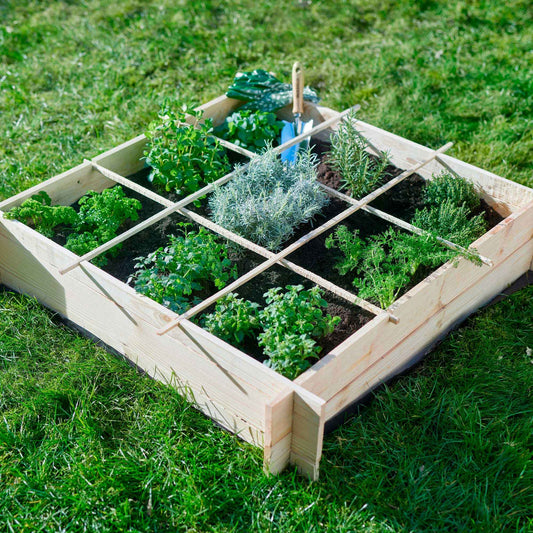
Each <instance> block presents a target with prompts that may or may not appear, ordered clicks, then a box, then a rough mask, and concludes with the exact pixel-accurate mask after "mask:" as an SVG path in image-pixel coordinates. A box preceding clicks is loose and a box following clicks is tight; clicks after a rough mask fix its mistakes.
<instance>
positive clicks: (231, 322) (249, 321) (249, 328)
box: [202, 292, 259, 345]
mask: <svg viewBox="0 0 533 533" xmlns="http://www.w3.org/2000/svg"><path fill="white" fill-rule="evenodd" d="M258 313H259V304H257V303H255V302H250V301H249V300H244V299H243V298H239V297H238V296H237V295H236V294H235V293H233V292H230V293H229V294H227V295H226V296H224V297H223V298H221V299H220V300H218V302H217V303H216V306H215V310H214V311H213V312H212V313H211V314H209V315H206V316H205V317H204V319H203V321H202V325H203V327H204V328H205V329H207V330H208V331H210V332H211V333H213V334H214V335H216V336H217V337H219V338H220V339H222V340H225V341H227V342H235V343H236V344H237V345H240V344H242V342H243V341H244V339H245V338H246V337H252V336H253V333H254V330H256V329H257V328H258V327H259V316H258Z"/></svg>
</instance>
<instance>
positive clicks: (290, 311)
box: [258, 285, 340, 379]
mask: <svg viewBox="0 0 533 533" xmlns="http://www.w3.org/2000/svg"><path fill="white" fill-rule="evenodd" d="M286 289H287V291H286V292H282V290H283V289H282V288H281V287H276V288H273V289H270V290H269V291H268V292H266V293H265V295H264V296H265V300H266V303H267V306H266V307H265V308H264V309H263V310H262V311H261V312H260V313H259V321H260V323H261V326H262V327H263V332H262V333H261V334H260V335H259V337H258V339H259V346H262V347H263V348H264V352H265V355H267V356H268V357H269V358H268V359H267V360H266V361H265V365H266V366H269V367H270V368H272V369H274V370H276V371H278V372H280V373H281V374H283V375H284V376H285V377H287V378H289V379H294V378H295V377H296V376H298V374H300V373H301V372H302V371H304V370H305V369H306V368H308V367H309V366H310V363H309V361H308V359H309V358H313V357H317V356H318V354H319V353H320V350H321V348H320V346H318V345H317V343H316V340H315V339H319V338H321V337H324V336H325V335H328V334H329V333H331V332H332V331H333V329H334V328H335V326H336V325H337V324H338V323H339V322H340V317H332V316H331V315H329V314H328V315H325V314H324V311H323V309H324V308H325V307H326V306H327V302H326V301H325V300H324V299H323V298H322V294H323V291H322V289H320V288H319V287H316V286H315V287H313V288H312V289H310V290H304V287H303V286H302V285H288V286H287V287H286Z"/></svg>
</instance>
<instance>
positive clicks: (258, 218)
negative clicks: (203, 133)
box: [209, 149, 328, 251]
mask: <svg viewBox="0 0 533 533" xmlns="http://www.w3.org/2000/svg"><path fill="white" fill-rule="evenodd" d="M317 164H318V160H317V158H316V156H315V155H314V154H311V152H310V151H303V152H302V153H299V154H298V158H297V161H296V163H295V164H293V165H289V164H284V163H283V162H282V161H281V159H280V157H279V155H276V154H275V153H274V152H273V151H272V149H269V150H267V151H266V152H264V153H263V154H262V155H261V156H257V157H254V158H253V159H251V160H250V162H249V164H248V165H247V166H241V167H238V168H237V170H236V176H235V177H234V178H233V179H232V180H231V181H230V182H229V183H227V184H226V185H223V186H222V187H217V188H216V189H215V191H214V192H213V194H212V195H211V197H210V199H209V207H210V209H211V212H212V218H213V220H214V221H215V222H216V223H217V224H220V225H221V226H224V227H225V228H228V229H230V230H231V231H234V232H235V233H238V234H239V235H242V236H243V237H246V238H247V239H250V240H251V241H253V242H255V243H257V244H259V245H261V246H264V247H265V248H268V249H270V250H274V251H275V250H279V248H280V247H281V245H282V243H283V242H284V241H286V240H287V239H288V238H289V237H290V236H291V235H292V234H293V233H294V230H295V228H296V227H297V226H298V225H299V224H302V223H304V222H308V221H309V220H311V219H313V217H314V216H315V215H317V214H318V213H319V212H320V211H321V210H322V208H323V207H324V206H325V205H326V204H327V202H328V197H327V195H326V194H325V193H324V191H323V190H322V189H321V188H320V186H319V184H318V182H317V180H316V167H317Z"/></svg>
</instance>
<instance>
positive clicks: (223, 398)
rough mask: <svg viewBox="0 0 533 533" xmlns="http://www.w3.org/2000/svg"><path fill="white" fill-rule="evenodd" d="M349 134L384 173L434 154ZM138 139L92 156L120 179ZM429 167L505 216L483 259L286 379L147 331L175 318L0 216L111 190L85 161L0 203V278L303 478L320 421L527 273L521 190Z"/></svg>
mask: <svg viewBox="0 0 533 533" xmlns="http://www.w3.org/2000/svg"><path fill="white" fill-rule="evenodd" d="M238 104H239V102H238V101H236V100H231V99H228V98H226V97H220V98H217V99H215V100H213V101H212V102H209V103H208V104H205V105H204V106H202V108H203V109H204V112H205V116H207V117H211V118H213V120H214V123H215V125H216V124H218V123H220V122H221V121H222V120H223V119H224V118H225V117H226V115H227V114H228V113H229V112H230V111H231V110H232V109H234V108H235V107H237V106H238ZM306 113H307V116H304V120H308V119H309V118H313V119H314V121H315V124H317V123H320V122H322V121H324V120H326V119H328V118H331V117H334V116H336V115H338V113H337V112H336V111H333V110H331V109H327V108H323V107H319V106H314V105H307V106H306ZM358 128H359V130H360V131H361V133H362V134H363V135H364V136H365V137H366V138H367V139H368V140H370V141H371V143H372V144H373V145H374V146H376V147H377V148H379V149H381V150H388V151H389V153H390V157H391V160H392V163H393V164H394V165H395V166H397V167H398V168H401V169H409V168H412V167H413V166H414V165H416V164H417V163H419V162H422V161H424V160H426V159H428V157H430V156H432V155H434V151H433V150H431V149H429V148H426V147H424V146H421V145H419V144H416V143H413V142H411V141H408V140H406V139H404V138H402V137H399V136H397V135H394V134H392V133H388V132H387V131H384V130H382V129H379V128H376V127H374V126H371V125H370V124H365V123H364V122H358ZM330 131H331V130H329V131H325V132H323V133H322V134H320V135H321V136H324V135H325V136H328V135H329V132H330ZM145 144H146V139H145V137H144V136H143V135H141V136H139V137H136V138H135V139H132V140H131V141H129V142H126V143H124V144H122V145H120V146H118V147H117V148H114V149H112V150H110V151H108V152H105V153H104V154H102V155H100V156H98V157H96V158H95V159H94V160H93V161H94V162H95V163H97V164H99V165H100V166H102V167H105V168H107V169H109V170H111V171H113V172H115V173H117V174H120V175H121V176H129V175H131V174H133V173H135V172H137V171H139V170H140V169H141V168H142V167H143V162H142V161H141V157H142V155H143V149H144V147H145ZM442 165H446V166H447V167H449V168H450V169H451V170H453V171H455V172H456V173H457V174H459V175H461V176H463V177H464V178H467V179H469V180H471V181H472V182H473V183H475V184H476V185H477V186H478V187H479V188H480V190H481V191H482V195H483V198H484V200H485V201H486V202H487V203H488V204H489V205H490V206H492V207H493V208H494V209H496V210H497V211H498V212H499V213H500V214H501V215H502V216H504V217H506V218H505V219H504V220H503V221H502V222H501V223H500V224H498V225H497V226H496V227H494V228H493V229H491V230H490V231H489V232H487V233H486V234H485V235H483V236H482V237H481V238H479V239H478V240H477V241H476V242H475V243H474V244H473V246H474V247H475V248H476V249H477V250H478V252H479V253H480V254H482V255H483V256H485V257H488V258H489V259H490V260H491V261H492V265H491V266H488V265H483V266H476V265H474V264H473V263H471V262H469V261H466V260H464V259H460V260H459V264H458V266H457V267H456V268H455V267H453V266H452V265H451V264H450V263H447V264H445V265H443V266H442V267H441V268H439V269H438V270H436V271H435V272H433V273H432V274H431V275H430V276H429V277H427V278H426V279H425V280H423V281H422V282H421V283H419V284H418V285H417V286H416V287H414V288H413V289H411V290H410V291H409V292H407V293H406V294H405V295H404V296H402V297H401V298H399V299H398V300H397V301H396V302H395V303H394V304H393V305H392V306H391V307H390V308H389V309H388V310H387V312H386V311H384V312H383V313H380V314H378V315H377V316H376V317H375V318H374V319H373V320H371V321H370V322H369V323H367V324H366V325H365V326H364V327H362V328H361V329H360V330H358V331H357V332H356V333H354V334H353V335H352V336H351V337H349V338H348V339H347V340H346V341H344V342H343V343H342V344H340V345H339V346H337V347H336V348H335V349H334V350H333V351H331V352H330V353H329V354H327V355H326V356H325V357H323V358H322V359H321V360H320V361H319V362H317V363H316V364H315V365H314V366H313V367H312V368H310V369H309V370H307V371H306V372H305V373H303V374H302V375H301V376H299V377H298V378H297V379H296V380H294V381H290V380H289V379H286V378H284V377H283V376H281V375H279V374H278V373H276V372H275V371H273V370H271V369H269V368H267V367H266V366H264V365H262V364H261V363H259V362H258V361H256V360H254V359H253V358H252V357H250V356H248V355H246V354H245V353H243V352H241V351H239V350H237V349H235V348H234V347H232V346H230V345H229V344H227V343H225V342H223V341H221V340H219V339H218V338H216V337H215V336H213V335H211V334H210V333H208V332H206V331H204V330H203V329H202V328H200V327H198V326H197V325H195V324H194V323H192V322H190V321H188V320H184V321H182V322H180V325H179V327H175V328H173V329H171V330H170V331H169V332H168V333H166V334H163V335H161V334H158V330H161V329H162V328H163V327H164V326H165V325H168V324H169V323H170V322H171V321H173V320H175V319H176V317H177V315H176V314H175V313H173V312H172V311H170V310H168V309H166V308H165V307H163V306H161V305H159V304H157V303H155V302H154V301H152V300H150V299H149V298H147V297H145V296H142V295H140V294H137V293H136V292H135V290H134V289H133V288H131V287H130V286H128V285H126V284H125V283H122V282H120V281H118V280H117V279H115V278H114V277H112V276H111V275H109V274H107V273H106V272H104V271H103V270H101V269H99V268H97V267H95V266H94V265H92V264H91V263H89V262H86V261H84V262H82V263H81V264H80V266H79V267H78V268H74V269H73V270H70V271H69V272H67V273H65V274H61V273H60V272H59V271H60V270H62V269H64V268H65V267H67V266H68V265H69V264H71V263H72V262H73V261H75V260H76V259H77V256H76V255H75V254H73V253H72V252H70V251H68V250H66V249H65V248H63V247H62V246H60V245H58V244H56V243H54V242H52V241H51V240H49V239H47V238H45V237H43V236H42V235H40V234H39V233H37V232H36V231H34V230H32V229H30V228H29V227H27V226H25V225H24V224H22V223H20V222H17V221H11V220H7V219H5V218H3V217H2V211H7V210H9V209H11V208H12V207H14V206H16V205H18V204H20V203H21V202H22V201H23V200H25V199H27V198H29V197H30V196H32V195H33V194H35V193H37V192H38V191H42V190H44V191H46V192H47V193H48V194H49V195H50V197H51V198H52V201H53V203H56V204H63V205H69V204H71V203H73V202H75V201H76V200H78V199H79V198H80V197H81V196H82V195H83V194H85V193H86V192H87V191H88V190H96V191H101V190H103V189H105V188H107V187H109V186H113V185H114V184H115V182H114V181H112V180H111V179H108V178H107V177H105V176H104V175H103V174H102V173H101V172H99V171H98V170H96V169H95V168H94V166H93V164H92V162H89V161H87V162H84V163H83V164H81V165H79V166H77V167H75V168H73V169H71V170H69V171H67V172H65V173H63V174H60V175H59V176H56V177H54V178H52V179H49V180H48V181H45V182H43V183H41V184H40V185H37V186H36V187H33V188H31V189H29V190H27V191H24V192H22V193H20V194H18V195H16V196H14V197H13V198H10V199H8V200H6V201H4V202H2V203H0V210H1V211H0V283H3V284H4V285H6V286H7V287H10V288H11V289H14V290H16V291H19V292H21V293H25V294H29V295H32V296H35V297H36V298H37V299H38V300H39V301H40V302H41V303H42V304H44V305H45V306H47V307H49V308H50V309H53V310H54V311H56V312H57V313H59V314H61V315H63V316H64V317H66V318H68V319H69V320H71V321H73V322H74V323H75V324H77V325H78V326H80V327H81V328H84V329H85V330H87V331H88V332H90V333H91V334H93V335H95V336H96V337H98V338H100V339H101V340H102V341H104V342H105V343H106V344H107V345H109V346H110V347H112V348H113V349H115V350H117V351H118V352H120V353H121V354H123V355H124V356H126V357H127V358H128V359H129V360H131V361H132V362H133V363H135V364H136V365H138V366H139V367H141V368H142V369H144V370H145V371H146V372H147V373H148V374H149V375H150V376H152V377H154V378H156V379H159V380H161V381H164V382H166V383H169V384H170V385H172V386H174V387H176V388H178V389H180V390H181V391H182V392H183V394H185V395H187V396H188V397H189V398H190V399H191V400H193V401H194V402H195V404H196V405H197V407H198V409H200V410H202V411H203V412H204V413H205V414H207V415H208V416H210V417H211V418H213V419H214V420H216V421H217V422H218V423H219V424H221V425H222V426H223V427H225V428H227V429H228V430H230V431H232V432H234V433H236V434H238V435H239V437H241V438H242V439H244V440H246V441H248V442H251V443H253V444H255V445H256V446H260V447H262V448H263V449H264V458H265V468H266V469H267V470H268V471H270V472H273V473H276V472H279V471H281V470H282V469H283V468H284V467H285V466H286V465H287V464H288V463H293V464H296V465H298V467H299V468H300V470H301V471H302V472H304V473H306V474H307V475H309V476H310V477H312V478H315V479H316V478H317V476H318V466H319V461H320V456H321V452H322V440H323V434H324V425H325V423H326V422H327V421H330V420H332V419H333V418H334V417H335V416H336V415H338V414H339V413H341V412H342V411H343V410H345V409H346V408H347V407H348V406H350V405H351V404H353V402H356V401H357V400H358V399H360V398H361V397H362V396H364V395H365V394H367V393H368V392H369V391H370V390H371V389H372V388H374V387H376V386H377V385H379V384H380V383H382V382H383V381H385V380H386V379H388V378H389V377H391V376H393V375H394V374H396V373H398V372H399V371H401V370H402V369H404V368H405V367H406V366H408V365H409V364H410V363H412V362H413V361H414V360H415V359H416V358H418V357H419V356H420V354H422V353H424V352H425V351H427V349H428V347H430V346H431V345H432V344H433V343H434V342H435V341H436V340H437V339H439V338H440V337H442V336H443V335H444V334H445V333H446V332H447V331H448V330H449V329H450V328H452V327H453V326H454V325H456V324H457V323H458V322H460V321H461V320H463V319H464V318H465V317H467V316H468V315H469V314H470V313H472V312H473V311H475V310H476V309H478V308H479V307H480V306H481V305H483V304H484V303H486V302H487V301H489V300H490V299H491V298H493V297H494V296H495V295H496V294H498V293H499V292H500V291H501V290H502V289H504V288H505V287H506V286H507V285H508V284H510V283H512V282H513V281H514V280H515V279H517V278H518V277H520V276H521V275H522V274H523V273H525V272H526V271H527V270H528V269H530V268H531V267H532V258H533V239H532V237H533V190H531V189H528V188H527V187H524V186H521V185H518V184H516V183H513V182H511V181H508V180H505V179H503V178H501V177H498V176H496V175H494V174H492V173H490V172H487V171H485V170H481V169H479V168H477V167H474V166H472V165H469V164H467V163H464V162H462V161H460V160H458V159H455V158H453V157H449V156H446V155H440V156H439V157H438V158H436V159H434V160H433V161H432V162H430V163H428V164H426V165H425V166H423V167H422V168H420V169H419V170H417V173H418V174H420V175H421V176H423V177H424V178H431V175H432V173H434V172H440V171H441V170H442V168H443V167H442ZM391 314H393V315H394V316H395V317H396V318H397V319H398V321H397V323H394V322H393V321H391V320H390V316H391Z"/></svg>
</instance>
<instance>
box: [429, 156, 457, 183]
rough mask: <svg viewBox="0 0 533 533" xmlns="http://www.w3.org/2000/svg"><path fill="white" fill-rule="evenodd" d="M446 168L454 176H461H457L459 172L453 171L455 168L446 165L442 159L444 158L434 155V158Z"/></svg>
mask: <svg viewBox="0 0 533 533" xmlns="http://www.w3.org/2000/svg"><path fill="white" fill-rule="evenodd" d="M435 159H436V160H437V161H438V162H439V163H440V164H441V165H442V166H443V167H444V168H445V169H446V170H448V171H449V172H451V173H452V174H453V175H454V176H455V177H456V178H460V177H461V176H459V174H457V172H455V170H454V169H453V168H452V167H451V166H450V165H448V163H446V161H444V159H442V157H436V158H435Z"/></svg>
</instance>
